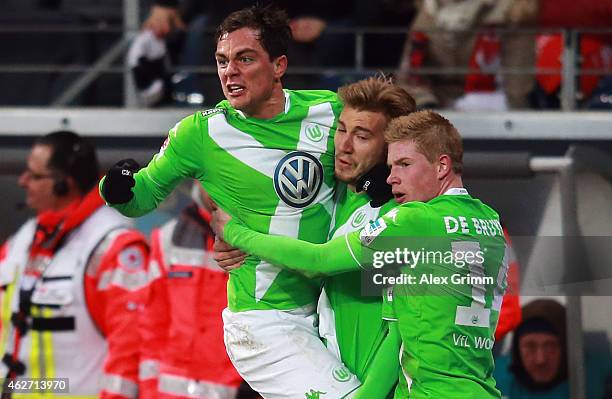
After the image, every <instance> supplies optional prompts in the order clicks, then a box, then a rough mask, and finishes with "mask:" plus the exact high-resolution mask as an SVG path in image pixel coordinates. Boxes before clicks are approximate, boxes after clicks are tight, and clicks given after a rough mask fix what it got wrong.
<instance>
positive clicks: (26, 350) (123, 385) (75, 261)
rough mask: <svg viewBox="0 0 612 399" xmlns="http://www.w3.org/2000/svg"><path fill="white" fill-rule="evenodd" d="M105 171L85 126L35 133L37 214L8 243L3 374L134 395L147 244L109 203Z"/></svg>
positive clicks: (1, 270)
mask: <svg viewBox="0 0 612 399" xmlns="http://www.w3.org/2000/svg"><path fill="white" fill-rule="evenodd" d="M98 178H99V172H98V163H97V159H96V153H95V150H94V147H93V146H92V144H90V143H88V142H87V141H86V140H84V139H82V138H81V137H79V136H78V135H77V134H75V133H72V132H67V131H60V132H54V133H51V134H48V135H46V136H43V137H41V138H38V139H37V140H36V141H35V142H34V145H33V147H32V149H31V151H30V154H29V156H28V159H27V165H26V168H25V170H24V171H23V173H22V174H21V176H20V177H19V185H20V186H22V187H23V188H24V189H25V190H26V204H27V206H28V207H29V208H31V209H33V210H34V211H36V217H34V218H32V219H30V220H28V221H27V222H26V223H25V224H24V225H23V226H22V227H21V228H20V229H19V230H18V231H17V232H16V233H15V234H14V235H13V236H12V237H10V238H9V240H8V241H7V242H6V243H4V245H2V247H1V249H0V285H1V286H2V291H1V293H0V295H2V307H1V312H2V319H1V322H2V324H1V326H0V331H1V341H0V354H1V356H2V361H1V362H0V378H4V377H7V378H15V377H21V378H41V379H43V380H50V379H52V378H63V379H68V381H67V382H68V386H66V387H65V391H64V392H67V393H68V396H66V397H79V398H89V397H91V398H95V397H102V398H135V397H136V396H137V393H138V392H137V373H138V344H139V336H138V331H137V330H136V329H134V328H133V326H134V325H135V324H136V320H137V313H138V312H137V310H138V308H139V299H140V297H141V295H142V293H141V289H142V288H144V286H145V285H146V284H147V274H146V264H147V258H148V252H149V249H148V247H147V244H146V241H145V237H144V236H142V235H141V234H140V233H138V232H137V231H135V230H133V229H131V228H130V226H129V222H128V221H127V220H126V219H125V218H123V217H122V216H120V215H119V214H118V213H117V212H116V211H114V210H112V209H110V208H108V207H106V206H104V202H103V200H102V199H101V198H100V196H99V194H98V190H97V187H96V183H97V181H98ZM15 386H16V385H15ZM55 388H56V389H58V388H61V386H60V385H56V386H55ZM10 392H13V393H16V392H17V391H15V390H11V389H9V387H7V384H5V387H4V390H3V394H10ZM73 395H74V396H73ZM3 397H5V396H3Z"/></svg>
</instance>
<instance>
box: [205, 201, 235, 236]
mask: <svg viewBox="0 0 612 399" xmlns="http://www.w3.org/2000/svg"><path fill="white" fill-rule="evenodd" d="M211 215H212V218H211V220H210V227H212V229H213V231H214V232H215V235H216V236H217V237H219V238H220V239H223V230H224V229H225V225H226V224H227V222H229V221H230V220H232V217H231V216H230V215H229V214H228V213H227V212H225V211H224V210H223V209H221V208H219V207H218V206H216V205H215V206H214V208H213V209H212V212H211Z"/></svg>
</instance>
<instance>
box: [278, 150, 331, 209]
mask: <svg viewBox="0 0 612 399" xmlns="http://www.w3.org/2000/svg"><path fill="white" fill-rule="evenodd" d="M322 183H323V166H322V165H321V162H319V160H318V159H317V158H315V157H314V156H312V155H310V154H308V153H306V152H303V151H295V152H291V153H289V154H287V155H285V156H284V157H283V158H282V159H281V160H280V161H279V162H278V164H277V165H276V169H275V171H274V190H275V191H276V195H278V197H279V198H280V199H281V200H282V201H283V202H284V203H285V204H287V205H289V206H291V207H294V208H304V207H305V206H308V205H310V204H311V203H312V202H313V201H314V200H315V198H316V197H317V194H318V193H319V190H320V189H321V184H322Z"/></svg>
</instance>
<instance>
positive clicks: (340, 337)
mask: <svg viewBox="0 0 612 399" xmlns="http://www.w3.org/2000/svg"><path fill="white" fill-rule="evenodd" d="M336 196H337V200H336V210H335V214H334V215H335V226H334V229H333V232H332V238H335V237H341V236H344V235H346V234H348V233H350V232H354V231H358V230H361V229H362V228H364V227H365V226H366V225H368V224H369V223H370V222H372V221H374V220H376V219H378V217H379V215H380V214H384V213H386V212H387V211H389V210H390V209H392V208H393V207H395V206H397V203H395V202H394V201H390V202H388V203H387V204H385V205H383V206H382V207H379V208H372V207H371V206H370V198H369V197H368V196H367V194H365V193H360V194H357V193H354V192H353V191H351V190H350V189H348V188H346V186H345V185H341V186H339V187H338V192H337V194H336ZM314 267H316V266H314ZM325 305H327V306H329V307H330V308H331V309H325V307H326V306H325ZM381 307H382V301H381V297H380V296H366V295H363V294H362V290H361V273H360V272H358V271H355V272H349V273H344V274H340V275H337V276H331V277H328V278H326V279H325V282H324V291H323V293H322V297H321V300H320V301H319V320H320V327H319V328H320V332H321V333H322V334H321V335H322V337H323V338H327V339H328V341H327V345H328V347H330V349H332V350H333V351H336V348H335V346H337V350H338V352H339V355H340V357H341V360H342V362H343V363H344V364H345V365H346V366H347V367H348V368H349V369H350V370H351V371H352V372H354V373H355V375H356V376H357V377H358V378H359V379H360V380H361V381H363V380H364V378H365V376H366V375H367V371H368V366H369V364H370V362H371V361H372V359H373V357H374V355H375V354H376V352H377V350H378V348H379V347H380V344H381V343H382V341H383V339H384V337H385V336H386V334H387V325H386V323H385V322H383V320H382V319H381ZM322 308H323V309H322Z"/></svg>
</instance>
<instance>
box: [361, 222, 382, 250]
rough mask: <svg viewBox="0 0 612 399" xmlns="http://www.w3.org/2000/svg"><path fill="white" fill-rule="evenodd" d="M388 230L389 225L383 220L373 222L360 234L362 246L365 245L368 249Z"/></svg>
mask: <svg viewBox="0 0 612 399" xmlns="http://www.w3.org/2000/svg"><path fill="white" fill-rule="evenodd" d="M386 228H387V223H385V221H384V219H383V218H378V219H377V220H375V221H373V222H371V223H370V224H369V225H367V226H366V227H365V228H364V229H363V230H361V233H360V234H359V240H360V241H361V244H362V245H365V246H366V247H367V246H369V245H370V244H372V242H373V241H374V239H375V238H376V237H378V235H379V234H380V233H382V232H383V231H384V230H385V229H386Z"/></svg>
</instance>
